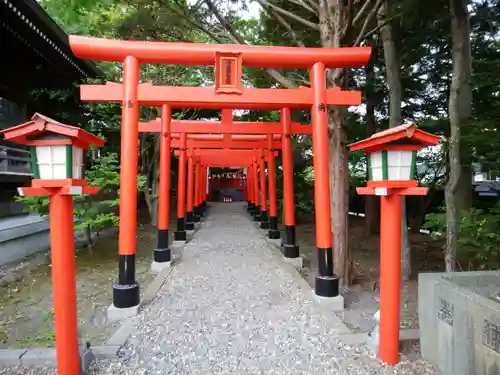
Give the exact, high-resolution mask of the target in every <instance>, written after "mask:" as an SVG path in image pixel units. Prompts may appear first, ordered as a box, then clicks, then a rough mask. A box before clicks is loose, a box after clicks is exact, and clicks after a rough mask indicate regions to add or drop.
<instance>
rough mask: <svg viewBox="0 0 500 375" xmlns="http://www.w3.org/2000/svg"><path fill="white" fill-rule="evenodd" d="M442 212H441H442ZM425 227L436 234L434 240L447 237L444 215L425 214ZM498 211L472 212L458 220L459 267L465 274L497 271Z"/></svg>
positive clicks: (441, 213) (499, 226)
mask: <svg viewBox="0 0 500 375" xmlns="http://www.w3.org/2000/svg"><path fill="white" fill-rule="evenodd" d="M442 211H444V210H442ZM425 219H426V222H425V225H424V227H425V228H427V229H429V230H431V231H437V232H439V233H438V234H436V233H434V234H433V236H434V237H439V238H445V237H446V214H445V213H444V212H440V213H432V214H427V215H426V217H425ZM499 230H500V207H499V206H496V207H494V208H492V209H490V210H489V211H488V212H486V211H484V210H480V209H476V208H473V209H471V210H469V211H465V212H463V213H462V215H461V218H460V231H459V240H458V243H459V248H458V253H457V262H458V264H459V265H460V266H461V267H462V268H464V269H467V270H491V269H498V268H499V267H500V257H499V251H500V234H499Z"/></svg>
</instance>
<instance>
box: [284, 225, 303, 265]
mask: <svg viewBox="0 0 500 375" xmlns="http://www.w3.org/2000/svg"><path fill="white" fill-rule="evenodd" d="M282 240H283V256H284V257H285V258H298V257H299V256H300V253H299V246H298V245H297V236H296V234H295V225H285V230H284V232H283V239H282Z"/></svg>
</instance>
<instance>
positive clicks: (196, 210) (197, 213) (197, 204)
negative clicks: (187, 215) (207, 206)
mask: <svg viewBox="0 0 500 375" xmlns="http://www.w3.org/2000/svg"><path fill="white" fill-rule="evenodd" d="M195 171H196V173H195V184H194V185H195V186H194V197H195V200H194V207H193V214H194V217H193V218H194V221H195V222H199V221H200V218H201V217H202V216H203V211H202V210H201V163H200V158H199V157H197V158H196V163H195Z"/></svg>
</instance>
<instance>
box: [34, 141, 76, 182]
mask: <svg viewBox="0 0 500 375" xmlns="http://www.w3.org/2000/svg"><path fill="white" fill-rule="evenodd" d="M31 158H32V169H33V177H34V178H39V179H41V180H62V179H68V178H70V179H81V178H83V150H82V149H81V148H80V147H76V146H74V145H57V144H56V145H43V146H42V145H37V146H33V147H32V150H31Z"/></svg>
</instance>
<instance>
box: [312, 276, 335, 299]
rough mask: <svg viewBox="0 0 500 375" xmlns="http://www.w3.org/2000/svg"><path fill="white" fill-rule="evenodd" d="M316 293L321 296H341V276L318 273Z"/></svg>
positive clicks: (315, 286) (315, 281)
mask: <svg viewBox="0 0 500 375" xmlns="http://www.w3.org/2000/svg"><path fill="white" fill-rule="evenodd" d="M314 294H316V295H317V296H320V297H338V296H339V277H338V276H336V275H333V276H320V275H316V278H315V280H314Z"/></svg>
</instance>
